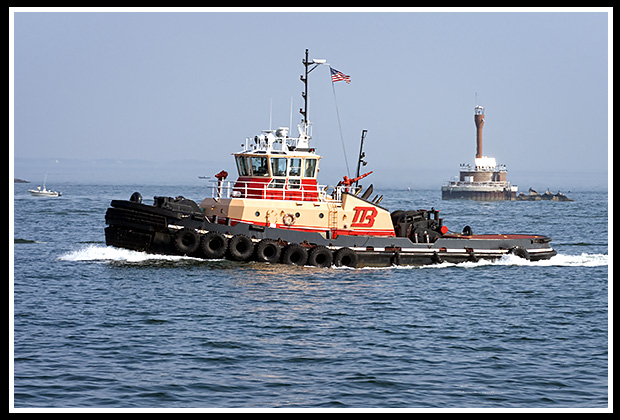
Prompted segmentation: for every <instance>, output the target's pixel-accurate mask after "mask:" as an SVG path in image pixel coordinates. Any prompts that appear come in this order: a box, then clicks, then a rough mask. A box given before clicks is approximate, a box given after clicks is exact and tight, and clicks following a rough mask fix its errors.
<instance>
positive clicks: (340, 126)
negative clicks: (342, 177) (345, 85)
mask: <svg viewBox="0 0 620 420" xmlns="http://www.w3.org/2000/svg"><path fill="white" fill-rule="evenodd" d="M330 70H331V67H330ZM330 73H331V72H330ZM330 79H331V76H330ZM332 92H334V103H335V104H336V117H337V118H338V129H339V130H340V142H341V143H342V153H343V154H344V163H345V165H346V166H347V176H348V177H349V178H350V177H351V171H350V170H349V161H348V160H347V150H346V147H345V146H344V137H343V135H342V124H340V112H338V101H337V100H336V88H335V87H334V80H333V79H332Z"/></svg>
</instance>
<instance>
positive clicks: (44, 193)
mask: <svg viewBox="0 0 620 420" xmlns="http://www.w3.org/2000/svg"><path fill="white" fill-rule="evenodd" d="M28 192H29V193H30V194H32V195H34V196H35V197H60V196H61V195H62V193H61V192H60V191H50V190H48V189H47V188H45V184H43V188H41V186H38V187H37V189H36V190H28Z"/></svg>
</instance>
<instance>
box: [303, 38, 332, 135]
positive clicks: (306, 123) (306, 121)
mask: <svg viewBox="0 0 620 420" xmlns="http://www.w3.org/2000/svg"><path fill="white" fill-rule="evenodd" d="M301 62H302V63H303V65H304V67H305V73H304V74H303V75H301V76H299V78H300V80H301V81H302V82H303V84H304V91H303V92H301V96H302V97H303V98H304V107H303V108H301V109H300V110H299V113H300V114H301V115H303V117H304V118H303V124H304V133H303V134H304V135H305V136H306V137H308V138H310V136H309V135H308V127H309V125H310V120H309V119H308V74H310V72H311V71H312V70H314V69H315V68H317V67H318V66H320V65H321V64H327V60H325V59H318V58H313V59H312V60H308V49H307V48H306V57H305V58H304V59H303V60H301ZM311 64H314V67H312V68H310V69H308V68H309V67H310V65H311Z"/></svg>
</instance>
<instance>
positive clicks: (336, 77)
mask: <svg viewBox="0 0 620 420" xmlns="http://www.w3.org/2000/svg"><path fill="white" fill-rule="evenodd" d="M329 70H330V71H331V72H332V83H334V82H340V81H341V80H344V81H345V82H347V83H351V76H347V75H346V74H344V73H343V72H341V71H338V70H336V69H334V68H332V67H330V68H329Z"/></svg>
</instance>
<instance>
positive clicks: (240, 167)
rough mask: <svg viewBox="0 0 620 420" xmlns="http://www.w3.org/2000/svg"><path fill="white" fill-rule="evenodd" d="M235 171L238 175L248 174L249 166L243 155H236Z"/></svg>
mask: <svg viewBox="0 0 620 420" xmlns="http://www.w3.org/2000/svg"><path fill="white" fill-rule="evenodd" d="M236 161H237V171H239V176H250V167H249V166H248V158H247V157H245V156H237V158H236Z"/></svg>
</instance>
